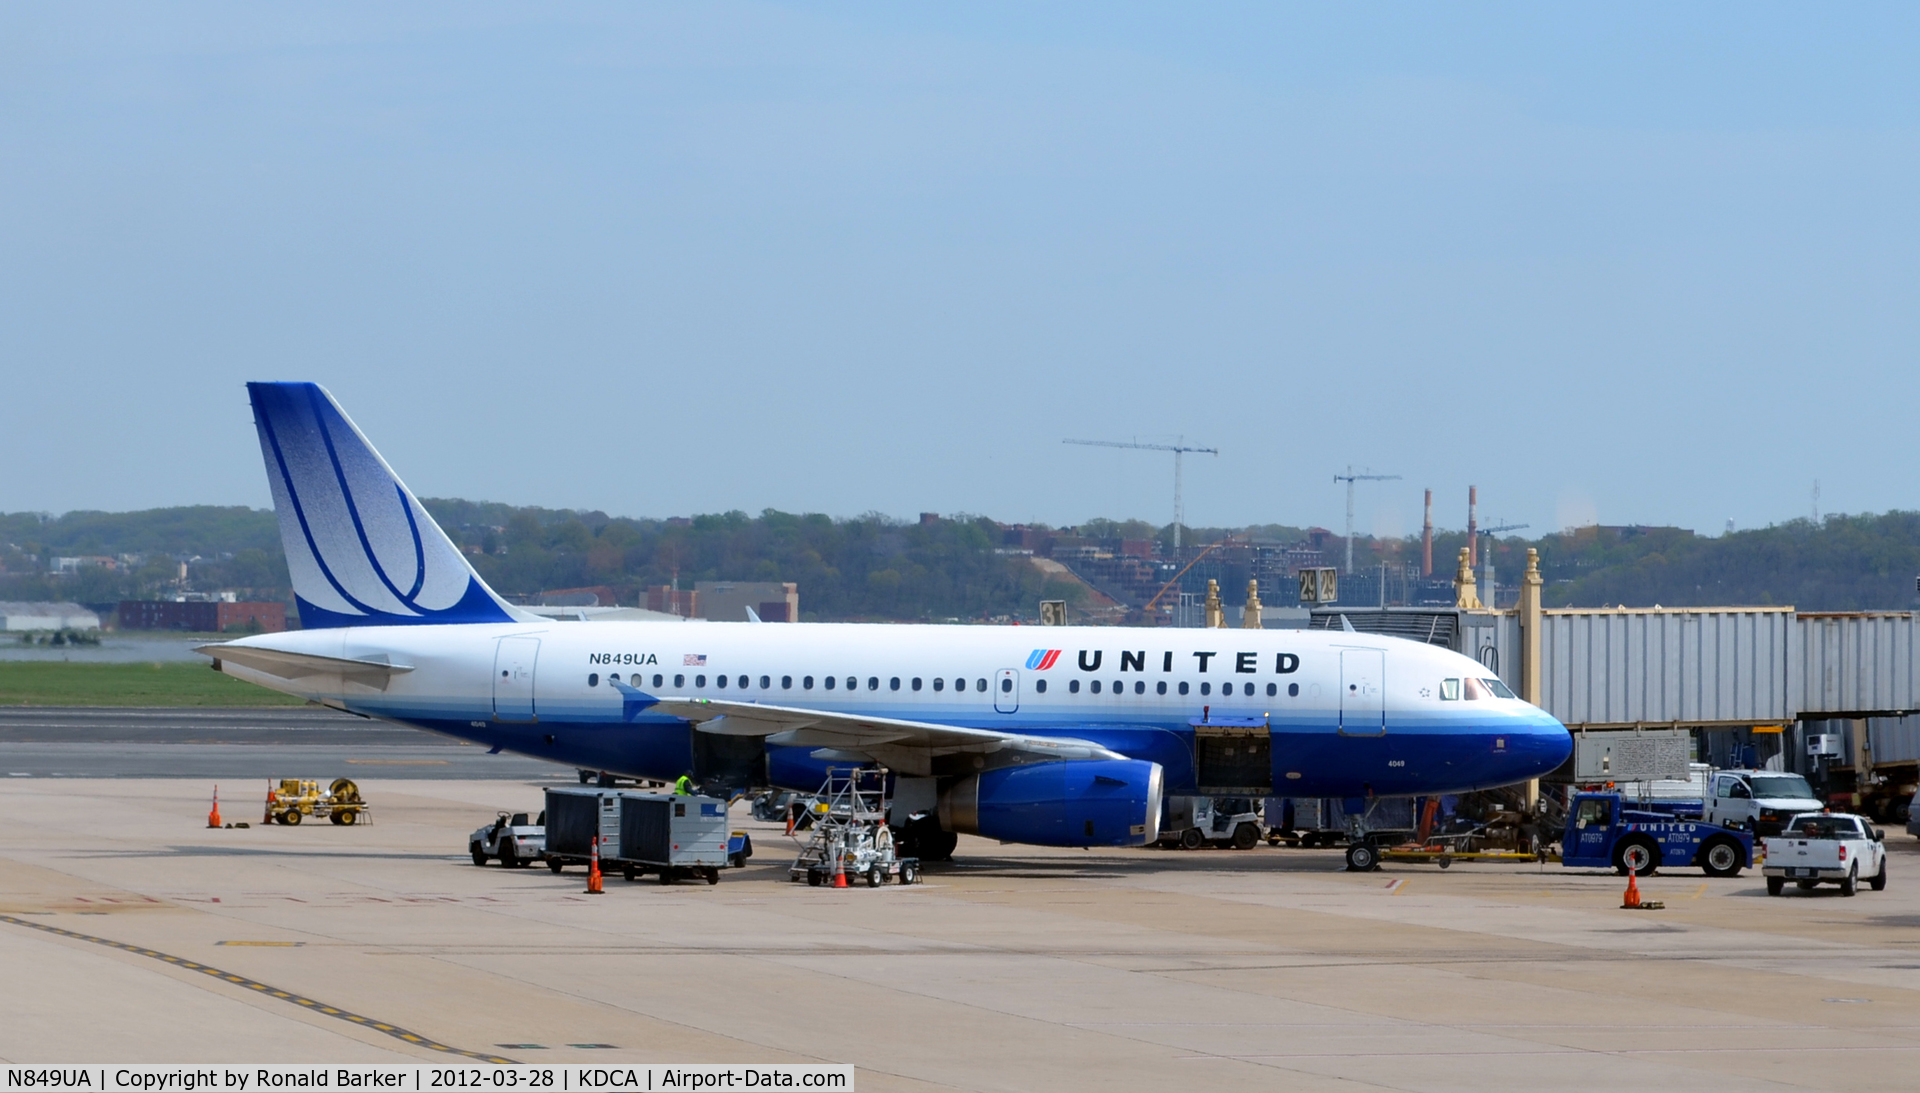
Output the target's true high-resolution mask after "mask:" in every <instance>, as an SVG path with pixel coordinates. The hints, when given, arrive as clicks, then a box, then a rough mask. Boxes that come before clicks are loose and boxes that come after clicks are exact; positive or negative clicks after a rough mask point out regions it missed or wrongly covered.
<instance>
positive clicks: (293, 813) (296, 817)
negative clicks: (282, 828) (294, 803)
mask: <svg viewBox="0 0 1920 1093" xmlns="http://www.w3.org/2000/svg"><path fill="white" fill-rule="evenodd" d="M285 815H286V820H285V821H283V822H284V823H285V824H286V825H287V826H288V827H299V826H300V810H299V809H297V808H290V809H288V810H287V811H286V813H285Z"/></svg>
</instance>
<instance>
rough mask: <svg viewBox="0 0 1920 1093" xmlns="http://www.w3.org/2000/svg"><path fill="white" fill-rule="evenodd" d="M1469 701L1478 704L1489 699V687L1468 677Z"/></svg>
mask: <svg viewBox="0 0 1920 1093" xmlns="http://www.w3.org/2000/svg"><path fill="white" fill-rule="evenodd" d="M1466 691H1467V701H1468V702H1478V701H1479V700H1481V699H1483V698H1486V697H1487V686H1486V684H1484V683H1482V682H1480V681H1479V680H1477V679H1475V678H1473V677H1472V676H1468V677H1467V687H1466Z"/></svg>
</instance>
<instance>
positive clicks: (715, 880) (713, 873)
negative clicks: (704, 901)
mask: <svg viewBox="0 0 1920 1093" xmlns="http://www.w3.org/2000/svg"><path fill="white" fill-rule="evenodd" d="M707 883H708V884H719V883H720V870H718V869H715V868H713V867H712V866H708V867H707Z"/></svg>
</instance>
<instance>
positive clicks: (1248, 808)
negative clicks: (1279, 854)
mask: <svg viewBox="0 0 1920 1093" xmlns="http://www.w3.org/2000/svg"><path fill="white" fill-rule="evenodd" d="M1258 807H1259V806H1258V804H1257V803H1256V802H1255V801H1254V799H1253V798H1251V797H1168V798H1166V803H1165V804H1164V805H1162V806H1161V812H1160V842H1159V845H1161V846H1164V847H1178V848H1180V849H1181V850H1198V849H1200V848H1201V847H1203V846H1207V845H1212V846H1217V847H1219V848H1221V849H1222V850H1226V849H1233V850H1251V849H1253V848H1254V847H1255V846H1257V845H1259V843H1260V839H1261V836H1262V832H1261V827H1260V813H1259V811H1258Z"/></svg>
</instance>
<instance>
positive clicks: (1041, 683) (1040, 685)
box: [1033, 679, 1047, 694]
mask: <svg viewBox="0 0 1920 1093" xmlns="http://www.w3.org/2000/svg"><path fill="white" fill-rule="evenodd" d="M1033 689H1034V691H1035V692H1036V693H1038V694H1046V693H1047V681H1046V680H1044V679H1036V680H1034V681H1033Z"/></svg>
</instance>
